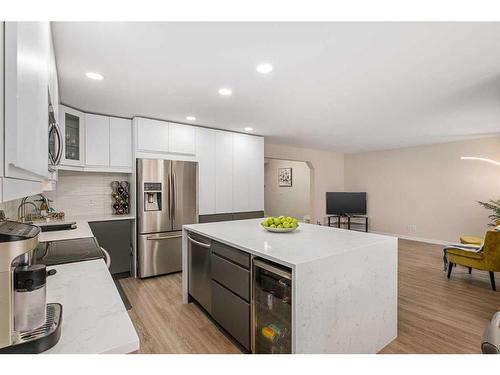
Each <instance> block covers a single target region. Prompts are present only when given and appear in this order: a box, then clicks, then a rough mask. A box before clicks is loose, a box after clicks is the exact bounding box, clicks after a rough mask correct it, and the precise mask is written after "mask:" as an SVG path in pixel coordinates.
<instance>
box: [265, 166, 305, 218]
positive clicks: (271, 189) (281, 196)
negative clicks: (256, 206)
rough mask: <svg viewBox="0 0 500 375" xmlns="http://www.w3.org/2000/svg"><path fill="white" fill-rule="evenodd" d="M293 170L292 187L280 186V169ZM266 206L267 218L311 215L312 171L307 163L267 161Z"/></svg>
mask: <svg viewBox="0 0 500 375" xmlns="http://www.w3.org/2000/svg"><path fill="white" fill-rule="evenodd" d="M279 168H292V186H290V187H288V186H286V187H283V186H279V184H278V169H279ZM264 182H265V184H264V205H265V209H264V211H265V213H266V216H280V215H284V216H294V217H296V218H298V219H299V220H303V218H304V216H306V215H310V203H311V195H310V184H311V177H310V170H309V166H308V165H307V163H306V162H303V161H291V160H282V159H266V161H265V165H264Z"/></svg>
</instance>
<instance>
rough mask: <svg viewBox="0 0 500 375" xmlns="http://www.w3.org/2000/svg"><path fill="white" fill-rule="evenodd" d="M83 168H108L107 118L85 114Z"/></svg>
mask: <svg viewBox="0 0 500 375" xmlns="http://www.w3.org/2000/svg"><path fill="white" fill-rule="evenodd" d="M85 166H90V167H109V117H107V116H99V115H93V114H88V113H87V114H85Z"/></svg>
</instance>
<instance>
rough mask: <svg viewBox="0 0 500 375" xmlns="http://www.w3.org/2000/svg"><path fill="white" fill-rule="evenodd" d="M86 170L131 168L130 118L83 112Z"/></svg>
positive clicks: (128, 169) (116, 170) (130, 169)
mask: <svg viewBox="0 0 500 375" xmlns="http://www.w3.org/2000/svg"><path fill="white" fill-rule="evenodd" d="M85 150H86V152H85V170H96V171H114V172H118V171H122V170H123V171H124V172H131V171H132V121H131V120H127V119H123V118H117V117H108V116H101V115H94V114H86V115H85Z"/></svg>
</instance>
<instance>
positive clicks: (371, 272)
mask: <svg viewBox="0 0 500 375" xmlns="http://www.w3.org/2000/svg"><path fill="white" fill-rule="evenodd" d="M261 221H262V219H252V220H241V221H227V222H218V223H207V224H192V225H185V226H184V227H183V270H184V272H183V275H182V276H183V302H184V303H188V301H189V292H188V279H189V267H188V241H187V233H188V232H195V233H197V234H199V235H202V236H205V237H208V238H211V239H212V240H215V241H218V242H222V243H224V244H226V245H229V246H232V247H235V248H237V249H239V250H242V251H244V252H247V253H250V254H252V255H253V256H254V257H259V258H264V259H268V260H271V261H273V262H276V263H279V264H281V265H284V266H286V267H289V268H290V269H291V270H292V288H293V294H292V327H293V329H292V352H293V353H377V352H378V351H380V350H381V349H382V348H383V347H384V346H386V345H387V344H389V342H391V341H392V340H394V339H395V338H396V337H397V282H398V280H397V267H398V242H397V238H395V237H390V236H384V235H378V234H372V233H364V232H356V231H348V230H344V229H337V228H330V227H325V226H318V225H312V224H304V223H300V226H299V228H298V229H297V230H296V231H295V232H291V233H271V232H268V231H266V230H265V229H264V228H262V227H261V226H260V222H261Z"/></svg>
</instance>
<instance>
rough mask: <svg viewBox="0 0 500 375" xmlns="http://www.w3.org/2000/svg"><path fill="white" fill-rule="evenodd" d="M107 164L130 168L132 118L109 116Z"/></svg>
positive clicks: (112, 166)
mask: <svg viewBox="0 0 500 375" xmlns="http://www.w3.org/2000/svg"><path fill="white" fill-rule="evenodd" d="M109 166H110V167H111V168H124V169H127V170H132V120H128V119H123V118H117V117H110V118H109Z"/></svg>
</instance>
